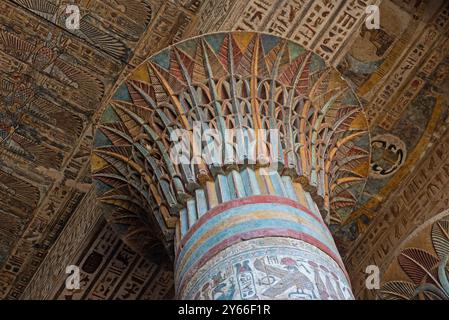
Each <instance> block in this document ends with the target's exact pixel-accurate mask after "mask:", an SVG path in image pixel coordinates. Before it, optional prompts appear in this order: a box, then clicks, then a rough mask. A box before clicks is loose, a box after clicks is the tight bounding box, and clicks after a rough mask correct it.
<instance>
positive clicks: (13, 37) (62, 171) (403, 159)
mask: <svg viewBox="0 0 449 320" xmlns="http://www.w3.org/2000/svg"><path fill="white" fill-rule="evenodd" d="M68 2H69V1H64V0H36V1H29V0H1V1H0V67H1V70H2V71H3V72H2V73H1V75H0V145H1V149H0V298H11V299H14V298H19V297H20V296H21V295H22V294H23V293H24V291H26V288H27V286H28V285H29V284H30V283H32V284H33V285H35V286H38V284H37V283H36V281H37V280H36V278H33V276H34V275H35V273H36V272H43V271H42V267H41V264H49V263H51V261H52V259H56V257H58V259H59V256H58V252H59V255H60V253H61V252H64V249H65V250H69V251H70V250H72V251H73V252H77V254H78V255H79V254H80V252H79V251H80V250H81V251H82V250H83V249H82V248H84V250H88V247H93V246H94V244H93V242H92V241H93V240H92V238H91V237H89V233H90V232H94V231H93V230H94V229H95V228H94V226H98V225H100V226H102V223H100V222H98V221H101V217H100V210H96V209H95V208H96V207H95V197H94V196H93V195H92V191H91V189H92V187H91V183H92V180H91V177H90V169H89V168H90V163H89V161H90V154H91V148H92V143H93V128H94V127H95V125H96V123H97V121H98V120H99V118H100V115H101V114H102V113H103V111H104V109H105V107H106V106H107V102H108V101H109V100H110V98H111V95H112V93H113V92H115V90H116V89H117V86H118V85H119V84H120V83H121V82H122V81H123V79H124V78H125V77H126V76H127V75H128V74H129V73H130V72H131V71H132V70H134V69H135V68H136V67H137V66H138V65H140V64H141V63H142V62H143V61H144V60H145V59H146V58H147V57H148V56H150V55H151V54H153V53H155V52H157V51H159V50H161V49H162V48H164V47H166V46H168V45H170V44H172V43H176V42H178V41H181V40H182V39H186V38H188V37H190V36H194V35H198V34H202V33H208V32H213V31H220V30H231V29H233V30H255V31H262V32H267V33H271V34H274V35H278V36H281V37H286V38H289V39H291V40H293V41H295V42H298V43H299V44H300V45H301V46H303V47H305V48H307V49H308V50H311V51H313V52H315V53H316V54H317V55H319V56H320V57H321V58H322V59H323V60H324V61H325V62H326V63H327V64H329V65H331V66H333V67H334V68H336V69H337V70H338V71H339V72H340V73H341V75H342V76H343V77H344V78H345V79H346V81H347V82H348V83H349V84H350V86H351V87H352V89H353V91H354V92H355V93H356V95H357V97H358V99H359V100H360V103H361V104H362V105H363V107H364V110H365V114H366V116H367V118H368V122H369V127H370V135H371V153H372V160H371V165H370V175H369V178H368V181H367V183H366V186H365V188H364V191H363V193H362V195H361V196H360V197H359V198H358V199H356V201H355V203H356V209H355V210H353V211H352V212H349V213H348V214H347V215H345V216H343V217H340V218H339V219H338V220H335V221H333V222H332V223H331V230H332V232H333V234H334V237H335V239H336V242H337V245H338V246H339V249H340V251H341V253H342V256H343V257H344V259H345V262H346V263H347V268H348V272H349V273H350V274H351V272H352V271H353V274H354V275H352V274H351V277H353V281H355V282H356V284H355V285H354V286H355V288H356V289H357V288H361V285H360V284H359V282H360V281H362V280H361V279H362V277H361V276H360V274H361V272H362V271H361V270H362V269H363V266H364V265H365V264H367V263H368V262H373V261H375V260H377V262H379V261H378V260H379V259H380V260H382V259H384V258H385V257H386V256H388V255H389V254H391V252H393V251H395V250H396V249H395V248H396V247H397V246H399V243H402V241H403V240H404V239H405V237H407V236H408V235H409V234H410V233H411V232H412V231H413V230H412V227H411V226H409V225H407V222H406V221H408V220H410V221H411V220H413V219H415V218H416V219H417V220H418V221H419V215H420V214H419V213H414V216H413V217H408V215H409V214H410V213H409V212H410V211H411V210H412V209H411V207H410V203H411V202H412V200H413V198H410V196H409V195H408V194H407V192H409V193H410V192H411V191H410V190H411V189H413V187H410V186H409V187H408V189H407V185H410V184H412V183H414V182H413V181H414V180H413V179H419V178H420V177H422V176H423V175H426V177H427V176H429V178H428V179H427V180H429V179H431V178H430V176H431V175H432V174H433V175H437V174H438V172H439V171H438V170H440V169H441V170H442V172H445V171H444V163H445V161H446V160H447V159H445V157H443V155H441V153H444V150H445V149H444V148H443V149H441V150H440V149H438V146H437V144H443V146H446V145H447V143H446V144H444V141H445V140H444V139H445V138H444V137H446V136H447V135H446V134H445V132H446V125H447V119H448V116H449V114H448V113H449V108H448V106H449V4H448V3H447V1H444V0H441V1H438V0H428V1H420V0H411V1H405V0H384V1H374V0H373V1H370V0H360V1H343V0H339V1H324V0H323V1H306V0H253V1H239V0H231V1H217V0H204V1H200V0H179V1H175V0H174V1H162V0H136V1H132V2H131V1H125V0H107V1H100V0H77V1H75V3H76V4H77V5H78V6H79V9H80V13H81V20H80V29H79V30H73V31H71V30H68V29H66V28H65V25H64V23H65V22H64V21H65V18H66V15H65V10H64V9H65V6H66V5H67V3H68ZM72 2H73V1H70V3H72ZM369 4H379V6H380V17H381V19H380V23H381V25H380V29H374V30H368V29H367V28H366V27H365V24H364V23H363V21H364V18H365V16H366V15H365V7H366V6H367V5H369ZM337 35H338V36H337ZM446 140H448V139H446ZM440 148H442V147H441V146H440ZM446 150H447V149H446ZM429 161H434V162H435V161H436V162H437V163H438V164H434V167H433V168H434V169H430V170H429V169H428V168H432V167H431V165H432V163H430V164H428V162H429ZM420 170H428V171H426V172H424V173H422V172H420ZM432 177H433V176H432ZM445 179H446V178H445ZM421 180H422V178H421ZM424 180H426V179H424ZM423 183H424V182H423ZM435 188H439V185H438V186H436V187H431V188H430V191H429V192H431V193H432V192H435V195H434V194H433V193H432V194H431V195H428V194H427V195H428V197H429V199H440V200H441V199H443V198H444V197H443V198H442V197H441V196H438V195H437V194H438V191H435V190H436V189H435ZM407 190H409V191H407ZM402 193H405V194H406V196H405V197H409V198H407V199H408V200H405V201H402V203H395V201H396V202H398V201H399V200H395V199H402V198H400V197H402ZM446 196H447V195H446ZM432 197H433V198H432ZM407 201H408V202H410V203H407ZM435 201H437V200H435ZM435 201H434V202H432V201H431V200H428V202H429V205H432V203H433V204H434V207H432V208H426V210H427V211H426V212H427V213H426V214H427V215H430V214H437V213H439V212H441V210H440V209H441V204H440V203H436V202H435ZM90 207H92V209H91V210H87V209H86V208H90ZM437 207H438V210H437ZM446 208H447V207H446ZM443 209H444V208H443ZM83 210H84V211H83ZM81 211H83V212H88V213H86V215H87V217H88V218H86V219H85V221H86V222H82V220H83V219H80V218H77V217H78V216H79V215H80V214H81V213H80V212H81ZM428 218H430V217H427V216H426V219H428ZM76 219H78V220H79V221H78V220H76ZM404 220H405V222H404ZM386 221H388V223H386ZM422 221H424V218H422ZM88 222H89V223H90V224H91V225H90V226H86V225H84V224H83V223H88ZM71 225H73V230H77V232H78V234H83V235H84V236H85V237H84V238H83V237H79V239H78V240H77V241H78V242H77V241H75V243H71V244H69V242H68V241H66V240H65V239H64V237H66V235H67V237H68V235H70V232H69V231H68V230H70V228H69V227H67V226H71ZM401 228H402V229H401ZM63 229H64V231H63ZM100 229H101V230H103V229H104V230H103V231H101V232H107V230H106V227H104V228H103V227H101V228H100ZM97 231H98V230H97ZM98 232H100V231H98ZM74 234H76V233H75V232H74ZM382 237H384V238H385V237H389V238H388V241H386V242H385V241H384V243H383V244H382V245H383V246H386V247H382V245H381V242H382V241H381V239H382ZM75 238H76V236H74V235H71V238H70V239H75ZM83 239H85V241H84V240H83ZM83 241H84V242H83ZM89 241H90V242H89ZM117 241H118V240H117ZM111 245H112V244H111ZM122 246H124V245H122ZM54 248H57V250H56V249H54ZM367 248H369V249H367ZM58 250H59V251H58ZM123 250H125V251H126V250H127V249H126V248H125V249H123ZM382 252H384V253H382ZM131 255H132V254H131ZM87 256H88V255H87ZM78 257H79V259H82V258H81V257H80V256H78ZM61 259H63V258H61ZM108 259H109V258H108ZM110 259H112V258H110ZM130 259H131V258H130ZM132 259H136V260H135V261H136V264H139V263H140V262H138V261H137V260H138V258H137V257H136V258H135V257H134V256H132ZM53 261H54V260H53ZM80 261H81V260H80ZM88 264H89V263H87V265H88ZM147 267H148V268H151V266H146V267H145V268H147ZM142 268H143V267H142ZM145 268H143V269H145ZM387 268H388V266H385V270H386V269H387ZM391 268H393V267H391ZM391 268H390V269H391ZM390 269H389V270H390ZM396 269H398V268H396ZM398 270H399V269H398ZM59 272H62V273H63V270H62V269H61V270H60V271H59ZM136 272H137V271H136ZM167 272H169V271H167ZM398 272H399V271H398ZM401 276H404V275H403V274H401ZM401 279H402V278H401ZM92 286H94V285H93V284H92ZM167 287H169V286H167ZM36 290H37V289H36ZM142 290H143V289H142ZM360 290H361V289H360ZM49 291H51V290H49ZM27 294H28V296H32V293H30V291H29V290H28V291H27ZM52 294H54V295H56V293H54V292H53V293H52ZM60 294H62V295H63V293H61V292H60Z"/></svg>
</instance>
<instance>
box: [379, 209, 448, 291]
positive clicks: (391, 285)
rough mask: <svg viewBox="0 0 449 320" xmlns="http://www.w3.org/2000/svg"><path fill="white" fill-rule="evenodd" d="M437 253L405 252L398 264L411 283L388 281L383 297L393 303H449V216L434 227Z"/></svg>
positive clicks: (432, 236) (415, 250)
mask: <svg viewBox="0 0 449 320" xmlns="http://www.w3.org/2000/svg"><path fill="white" fill-rule="evenodd" d="M431 241H432V245H433V249H434V250H435V253H436V255H435V254H433V253H430V252H429V251H427V250H424V249H419V248H407V249H404V250H402V252H401V253H400V255H399V256H398V258H397V261H398V263H399V265H400V267H401V268H402V270H403V271H404V272H405V273H406V275H407V276H408V278H409V279H410V280H411V282H410V281H389V282H387V283H385V284H384V285H383V286H382V288H381V291H380V293H381V297H382V298H384V299H389V300H390V299H392V300H414V299H419V300H449V277H448V276H449V266H448V261H449V217H448V216H446V217H445V218H443V219H441V220H439V221H437V222H435V223H434V224H433V225H432V230H431Z"/></svg>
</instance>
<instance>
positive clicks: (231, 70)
mask: <svg viewBox="0 0 449 320" xmlns="http://www.w3.org/2000/svg"><path fill="white" fill-rule="evenodd" d="M369 145H370V143H369V135H368V130H367V123H366V120H365V116H364V114H363V112H362V109H361V107H360V104H359V102H358V100H357V98H356V96H355V95H354V93H353V92H352V91H351V89H350V88H349V86H348V85H347V84H346V82H345V81H344V80H343V79H342V78H341V76H340V75H339V73H338V72H337V71H336V70H334V69H332V68H329V67H327V66H326V65H325V63H324V62H323V60H322V59H321V58H320V57H319V56H317V55H315V54H313V53H311V52H308V51H307V50H305V49H304V48H302V47H301V46H299V45H298V44H295V43H293V42H291V41H289V40H285V39H281V38H278V37H275V36H271V35H266V34H259V33H249V32H234V33H218V34H211V35H205V36H201V37H197V38H193V39H190V40H186V41H184V42H181V43H179V44H176V45H174V46H172V47H169V48H167V49H166V50H163V51H162V52H160V53H158V54H156V55H154V56H152V57H150V58H149V59H148V60H146V61H145V62H144V63H143V64H142V65H141V66H140V67H138V68H137V69H136V70H135V71H134V72H133V73H132V74H131V75H130V76H129V77H128V78H127V79H126V80H125V81H124V83H123V84H122V85H121V86H120V87H119V88H118V89H117V91H116V93H115V95H114V96H113V98H112V100H111V102H110V105H109V106H108V107H107V109H106V110H105V112H104V115H103V118H102V119H101V123H100V125H99V126H98V130H97V133H96V137H95V149H94V153H93V158H92V173H93V177H94V180H95V181H96V185H97V190H98V193H99V199H100V201H101V202H102V203H103V204H104V208H105V212H106V213H107V219H108V221H109V223H110V224H111V225H112V226H113V227H114V228H115V229H116V230H117V232H118V233H119V234H120V235H121V237H122V239H123V240H124V241H125V242H126V243H127V244H128V245H129V246H131V247H132V248H133V249H134V250H136V251H138V252H140V253H141V254H143V255H145V254H146V253H147V252H149V251H150V250H149V247H152V246H155V245H163V246H164V247H165V249H166V252H167V253H168V254H169V255H170V256H171V257H172V259H173V261H174V269H175V274H176V275H175V283H176V290H177V297H178V298H180V299H351V298H352V293H351V289H350V284H349V280H348V276H347V274H346V272H345V269H344V265H343V263H342V259H341V258H340V255H339V253H338V250H337V247H336V245H335V243H334V241H333V238H332V234H331V232H330V231H329V228H328V225H329V224H330V225H338V224H341V223H344V220H345V219H346V217H348V215H349V214H351V212H352V210H353V207H354V206H356V205H357V201H358V198H359V197H360V195H361V192H362V191H363V187H364V185H365V180H366V177H367V175H368V169H369Z"/></svg>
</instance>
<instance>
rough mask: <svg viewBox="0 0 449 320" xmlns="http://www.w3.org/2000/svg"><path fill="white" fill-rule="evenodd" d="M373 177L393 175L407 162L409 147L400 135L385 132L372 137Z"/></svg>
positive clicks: (371, 172)
mask: <svg viewBox="0 0 449 320" xmlns="http://www.w3.org/2000/svg"><path fill="white" fill-rule="evenodd" d="M371 152H372V156H371V171H370V174H371V176H372V177H376V178H386V177H388V176H391V175H393V174H394V173H395V172H396V171H397V170H398V169H399V168H400V167H401V166H402V164H403V163H404V162H405V159H406V158H407V148H406V146H405V143H404V142H403V141H402V140H400V139H399V138H398V137H396V136H393V135H390V134H385V135H379V136H376V137H373V138H372V139H371Z"/></svg>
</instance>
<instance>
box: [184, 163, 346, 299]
mask: <svg viewBox="0 0 449 320" xmlns="http://www.w3.org/2000/svg"><path fill="white" fill-rule="evenodd" d="M218 179H219V180H222V181H225V183H223V184H209V185H208V188H206V194H207V195H210V194H212V195H213V196H212V197H204V196H198V197H197V198H196V199H195V200H193V201H192V202H191V203H189V205H188V207H187V210H184V211H182V212H181V219H180V224H179V228H180V237H179V242H178V244H177V246H176V248H177V255H176V264H175V274H176V278H175V283H176V290H177V294H178V297H179V298H180V299H189V300H192V299H219V300H220V299H244V300H246V299H351V298H352V294H351V289H350V285H349V280H348V278H347V275H346V272H345V269H344V266H343V263H342V261H341V259H340V255H339V253H338V250H337V248H336V246H335V244H334V241H333V239H332V235H331V233H330V232H329V230H328V228H327V226H326V224H325V223H324V221H323V219H322V217H321V213H320V211H319V210H318V207H317V206H316V204H315V202H314V201H313V200H312V197H311V196H310V194H309V193H308V192H306V191H304V190H303V188H302V186H301V184H299V183H293V182H292V180H291V178H290V177H289V176H283V177H281V176H280V175H279V174H277V173H274V174H272V175H261V174H260V170H257V171H256V172H255V171H254V170H252V169H245V170H243V171H241V172H237V171H232V172H230V173H229V174H228V175H227V176H226V175H220V176H218ZM200 194H203V192H202V191H200ZM216 194H218V195H219V196H224V197H228V198H229V200H228V201H226V202H223V203H221V204H216V203H215V204H211V203H207V202H208V201H207V200H208V199H210V198H215V195H216ZM201 207H204V208H207V207H210V208H211V209H210V210H208V211H207V212H198V208H201Z"/></svg>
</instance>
